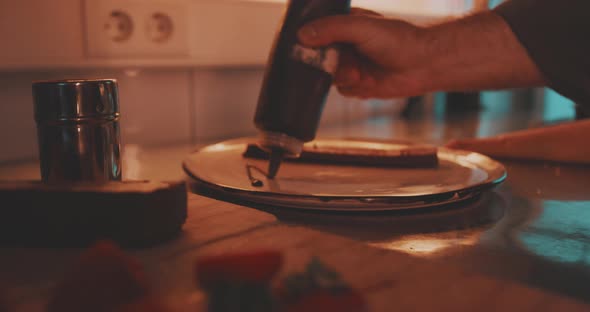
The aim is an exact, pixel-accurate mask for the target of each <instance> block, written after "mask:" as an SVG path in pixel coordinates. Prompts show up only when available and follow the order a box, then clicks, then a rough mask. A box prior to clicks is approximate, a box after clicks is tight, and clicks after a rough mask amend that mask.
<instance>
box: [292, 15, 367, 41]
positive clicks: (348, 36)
mask: <svg viewBox="0 0 590 312" xmlns="http://www.w3.org/2000/svg"><path fill="white" fill-rule="evenodd" d="M374 27H376V23H374V18H372V17H369V16H361V15H334V16H329V17H324V18H321V19H318V20H315V21H312V22H310V23H308V24H306V25H304V26H303V27H301V29H299V31H298V33H297V36H298V37H299V41H300V42H301V43H302V44H303V45H306V46H309V47H320V46H326V45H329V44H332V43H349V44H353V45H357V46H358V45H361V44H363V43H365V42H366V41H367V40H368V37H367V33H371V30H372V29H373V28H374Z"/></svg>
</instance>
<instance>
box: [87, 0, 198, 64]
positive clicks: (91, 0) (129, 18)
mask: <svg viewBox="0 0 590 312" xmlns="http://www.w3.org/2000/svg"><path fill="white" fill-rule="evenodd" d="M189 1H190V0H100V1H97V0H85V1H84V6H85V19H86V44H87V53H88V55H89V56H91V57H156V58H159V57H174V56H188V54H189V44H188V43H189V42H188V32H189V31H188V26H189V25H188V16H187V12H188V11H189Z"/></svg>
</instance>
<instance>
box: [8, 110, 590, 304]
mask: <svg viewBox="0 0 590 312" xmlns="http://www.w3.org/2000/svg"><path fill="white" fill-rule="evenodd" d="M539 116H540V115H539V114H538V113H535V112H531V111H530V110H524V109H523V110H520V111H514V112H511V113H510V114H495V113H489V112H487V113H486V112H479V111H472V112H463V113H458V114H455V115H454V116H449V117H440V116H439V117H436V118H429V117H426V118H408V119H403V120H402V119H399V118H398V117H380V118H375V119H371V120H368V121H367V122H363V123H359V124H353V125H345V126H340V127H333V128H327V129H322V130H321V132H320V134H319V136H321V137H351V136H354V137H377V138H405V139H411V140H416V141H422V142H430V143H435V144H442V143H444V142H446V141H448V140H449V139H450V138H456V137H469V136H474V135H479V136H487V135H493V134H497V133H501V132H505V131H510V130H517V129H521V128H524V127H528V126H538V125H541V124H542V123H543V122H542V120H540V119H539ZM202 143H203V144H205V143H206V142H202ZM193 149H194V146H169V147H158V148H140V147H138V146H132V145H129V146H126V147H125V151H124V162H123V170H124V177H125V178H126V179H135V178H143V179H157V180H174V179H184V174H183V172H182V170H181V166H180V164H181V161H182V159H183V158H184V157H185V156H186V155H187V154H188V153H189V152H190V151H191V150H193ZM503 162H504V164H505V165H506V167H507V169H508V180H507V181H506V182H505V183H504V184H502V185H501V186H500V187H499V188H497V189H496V190H495V191H494V192H492V193H490V194H489V195H487V196H484V197H483V198H482V199H480V200H478V201H475V202H470V203H467V204H465V205H462V206H459V207H450V208H445V209H444V210H441V211H436V210H435V211H429V212H427V213H422V212H417V213H399V212H398V213H379V214H371V215H350V214H322V213H308V212H300V211H294V210H279V209H268V207H256V206H251V205H246V204H244V203H240V202H226V201H222V200H223V198H216V199H215V198H207V197H204V196H202V195H195V194H191V195H190V196H189V219H188V221H187V224H186V225H185V227H184V233H183V234H182V235H181V237H179V238H178V239H176V240H174V241H172V242H168V243H165V244H163V245H161V246H157V247H154V248H150V249H144V250H130V251H129V253H131V254H132V255H134V256H136V257H138V258H139V259H140V260H141V262H142V263H143V264H144V265H145V267H146V270H147V272H148V275H149V277H150V278H151V280H152V281H157V283H156V284H157V286H156V288H157V289H158V290H162V292H163V293H165V296H166V297H167V300H168V301H169V302H175V303H176V304H177V305H178V306H182V307H188V306H190V307H192V306H196V305H198V304H199V303H200V302H202V300H203V295H202V293H200V292H195V291H194V286H193V285H192V277H191V276H190V275H191V274H192V273H191V270H192V268H191V267H190V263H192V262H191V261H192V260H191V259H194V258H195V257H196V256H198V255H200V254H202V253H208V252H214V251H220V250H234V249H239V248H246V247H253V246H280V247H281V248H284V249H288V250H289V252H290V253H291V254H296V255H297V256H295V258H298V259H299V261H302V260H301V259H302V258H303V257H304V255H312V254H321V255H325V257H326V258H327V259H336V258H334V257H340V258H342V257H347V256H348V253H346V252H343V251H342V248H343V247H341V248H340V250H332V249H330V248H329V246H330V245H332V244H333V246H348V247H346V248H350V250H353V249H354V250H356V248H360V249H359V250H364V252H366V253H367V254H366V257H367V259H369V258H371V257H373V256H371V255H372V253H375V255H377V254H378V255H381V253H382V252H385V251H392V252H391V254H389V253H388V254H387V256H383V257H385V258H379V259H381V260H380V261H382V262H383V263H385V262H386V261H394V262H387V263H391V265H392V267H395V265H396V264H395V259H402V258H400V257H401V255H402V254H406V255H411V257H415V258H416V259H417V260H416V261H417V262H419V263H421V262H422V261H423V262H424V263H438V264H449V265H452V266H454V267H458V268H460V269H461V270H465V271H468V272H475V273H476V274H482V275H483V276H487V277H489V278H493V279H499V280H503V281H506V282H507V283H515V284H516V285H524V286H527V287H528V288H531V289H536V290H539V291H541V292H543V293H547V294H550V295H551V296H556V297H559V298H569V299H573V300H575V301H579V302H585V303H586V304H590V296H588V294H590V283H588V280H590V192H588V185H590V167H584V166H570V165H559V164H550V163H543V162H523V161H507V160H503ZM38 176H39V174H38V164H37V163H35V162H29V163H20V164H5V165H4V166H2V167H0V179H38ZM205 195H207V194H205ZM209 195H210V196H214V195H212V194H209ZM335 242H338V243H335ZM347 244H351V245H347ZM302 246H303V247H302ZM352 246H354V247H352ZM334 248H335V247H334ZM293 250H299V251H298V252H294V251H293ZM351 252H352V251H351ZM79 253H80V250H76V249H24V248H4V249H2V250H0V268H2V275H1V276H2V279H1V281H0V289H1V288H4V289H7V290H8V296H9V298H12V299H11V301H12V302H13V304H14V305H15V306H16V307H17V308H18V309H17V310H18V311H28V310H33V311H40V307H41V306H42V304H43V302H44V301H43V300H44V299H45V298H47V296H49V295H50V293H51V290H52V287H53V286H54V285H55V283H56V282H57V281H59V279H60V278H61V277H62V275H63V273H64V271H65V270H66V269H67V267H68V265H69V264H70V263H71V262H72V261H73V260H75V257H76V256H77V255H78V254H79ZM334 253H335V254H334ZM336 255H337V256H336ZM375 257H377V256H375ZM379 257H381V256H379ZM387 257H391V258H387ZM396 257H397V258H396ZM386 259H389V260H386ZM400 261H401V260H400ZM377 267H379V266H377ZM365 270H369V269H367V268H365ZM375 270H376V272H373V273H379V270H378V269H375ZM380 270H381V271H383V273H384V274H385V271H388V270H389V268H383V267H381V268H380ZM392 270H393V269H392ZM441 271H443V269H441ZM417 272H418V273H415V274H416V275H415V276H416V277H421V276H422V275H420V273H419V272H420V271H417ZM359 274H360V273H359ZM367 274H368V273H367ZM353 275H354V274H353ZM373 276H375V274H373ZM452 276H453V275H447V279H446V280H444V281H442V282H443V283H448V284H450V283H457V281H460V280H461V279H456V280H455V279H454V278H453V277H452ZM367 287H368V286H367ZM531 298H532V297H531ZM383 300H385V299H383V298H382V299H381V306H380V307H381V308H382V309H377V310H386V309H384V307H386V304H387V301H383ZM376 302H377V301H376ZM173 305H174V304H173ZM378 306H379V305H378ZM588 309H590V306H589V308H588ZM580 310H582V309H580Z"/></svg>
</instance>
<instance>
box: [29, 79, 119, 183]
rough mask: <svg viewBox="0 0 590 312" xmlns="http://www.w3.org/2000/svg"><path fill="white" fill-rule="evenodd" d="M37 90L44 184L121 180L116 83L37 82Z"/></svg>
mask: <svg viewBox="0 0 590 312" xmlns="http://www.w3.org/2000/svg"><path fill="white" fill-rule="evenodd" d="M32 89H33V102H34V113H35V122H36V124H37V137H38V143H39V156H40V162H41V178H42V180H43V182H45V183H50V184H58V183H71V182H93V183H103V182H108V181H119V180H121V154H120V149H121V142H120V130H119V99H118V86H117V81H116V80H114V79H94V80H93V79H82V80H55V81H35V82H33V85H32Z"/></svg>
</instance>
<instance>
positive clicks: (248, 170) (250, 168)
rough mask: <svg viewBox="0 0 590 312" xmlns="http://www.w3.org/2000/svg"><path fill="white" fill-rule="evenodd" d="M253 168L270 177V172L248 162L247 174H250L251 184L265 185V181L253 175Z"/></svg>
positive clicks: (255, 185)
mask: <svg viewBox="0 0 590 312" xmlns="http://www.w3.org/2000/svg"><path fill="white" fill-rule="evenodd" d="M252 169H254V170H256V171H258V172H260V173H261V174H263V175H264V176H265V177H268V174H267V173H266V172H264V171H263V170H262V169H260V168H258V167H256V166H254V165H249V164H246V174H247V175H248V179H250V184H252V186H254V187H263V186H264V182H262V181H261V180H258V179H256V178H255V177H254V176H253V175H252Z"/></svg>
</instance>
